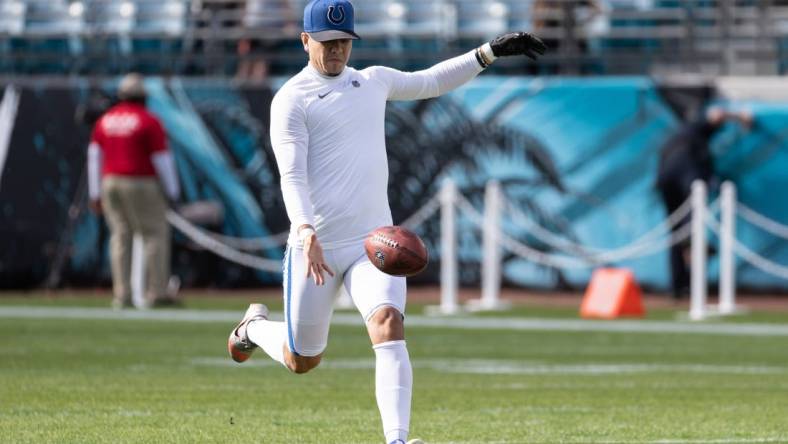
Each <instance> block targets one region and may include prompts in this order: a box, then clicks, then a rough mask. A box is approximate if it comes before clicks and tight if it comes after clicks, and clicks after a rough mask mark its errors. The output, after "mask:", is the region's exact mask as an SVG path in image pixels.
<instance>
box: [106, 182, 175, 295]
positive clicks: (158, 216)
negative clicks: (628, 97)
mask: <svg viewBox="0 0 788 444" xmlns="http://www.w3.org/2000/svg"><path fill="white" fill-rule="evenodd" d="M101 204H102V208H103V211H104V214H105V216H106V219H107V224H108V225H109V229H110V232H111V237H110V263H111V265H112V290H113V294H114V298H115V300H114V303H115V304H125V305H129V304H130V302H131V246H132V241H133V238H134V234H139V235H141V236H142V239H143V244H144V252H145V253H144V257H145V278H146V279H145V298H146V299H147V302H148V303H152V302H153V301H154V300H155V299H157V298H160V297H163V296H165V295H166V290H167V280H168V279H169V277H170V226H169V224H168V223H167V220H166V211H167V201H166V200H165V198H164V193H163V192H162V190H161V186H160V184H159V181H158V179H157V178H156V177H150V178H147V177H146V178H139V177H123V176H107V177H105V178H104V179H103V180H102V183H101Z"/></svg>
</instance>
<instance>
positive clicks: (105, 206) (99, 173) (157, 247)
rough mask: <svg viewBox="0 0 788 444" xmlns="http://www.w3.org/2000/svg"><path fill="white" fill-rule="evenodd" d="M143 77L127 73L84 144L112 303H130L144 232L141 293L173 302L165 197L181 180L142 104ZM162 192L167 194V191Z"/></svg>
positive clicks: (173, 194)
mask: <svg viewBox="0 0 788 444" xmlns="http://www.w3.org/2000/svg"><path fill="white" fill-rule="evenodd" d="M146 97H147V95H146V91H145V86H144V83H143V78H142V77H141V76H140V75H138V74H129V75H127V76H126V77H124V78H123V79H122V80H121V82H120V87H119V88H118V98H119V99H120V103H118V104H117V105H115V106H114V107H112V108H110V109H109V110H108V111H107V112H106V113H104V115H103V116H101V118H100V119H99V120H98V121H97V122H96V126H95V127H94V129H93V135H92V137H91V142H90V146H89V147H88V190H89V194H90V207H91V209H92V210H93V211H95V212H96V213H102V212H103V213H104V214H105V215H106V219H107V224H108V225H109V229H110V232H111V237H110V262H111V265H112V287H113V293H114V299H113V301H112V306H113V307H114V308H124V307H130V306H131V305H132V304H131V276H130V275H131V245H132V240H133V237H134V235H135V234H139V235H141V236H142V239H143V244H144V251H145V254H144V257H145V276H146V282H145V298H146V303H147V304H148V305H150V306H155V305H165V304H169V303H173V302H175V301H174V300H173V299H172V298H171V297H170V296H168V295H167V293H166V289H167V280H168V279H169V276H170V228H169V225H168V224H167V220H166V215H165V213H166V211H167V199H168V198H169V199H170V200H173V201H174V200H177V199H178V197H179V194H180V186H179V184H178V177H177V174H176V171H175V162H174V160H173V157H172V154H171V153H170V151H169V150H168V149H167V137H166V135H165V133H164V129H163V127H162V125H161V123H159V121H158V119H157V118H156V117H155V116H154V115H153V114H151V113H150V112H148V110H147V109H146V107H145V102H146ZM165 195H166V197H165Z"/></svg>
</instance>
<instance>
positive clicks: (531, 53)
mask: <svg viewBox="0 0 788 444" xmlns="http://www.w3.org/2000/svg"><path fill="white" fill-rule="evenodd" d="M545 49H546V47H545V45H544V43H542V41H541V40H539V39H538V38H537V37H534V36H532V35H530V34H528V33H524V32H515V33H509V34H504V35H502V36H500V37H497V38H496V39H494V40H493V41H491V42H489V43H485V44H484V45H482V46H480V47H478V48H476V49H474V50H472V51H469V52H467V53H465V54H463V55H460V56H457V57H454V58H451V59H448V60H444V61H443V62H440V63H438V64H437V65H434V66H432V67H430V68H428V69H425V70H421V71H416V72H403V71H398V70H396V69H392V68H386V67H382V66H376V67H373V68H371V69H372V70H373V76H375V77H377V78H379V79H380V80H381V81H383V82H384V83H385V84H386V85H388V87H389V95H388V98H389V100H417V99H428V98H430V97H437V96H440V95H443V94H445V93H447V92H449V91H451V90H453V89H455V88H457V87H459V86H461V85H463V84H465V83H466V82H468V81H470V80H471V79H473V78H474V77H476V76H477V75H478V74H479V73H480V72H482V71H483V70H484V69H485V68H487V67H488V66H490V64H492V63H493V62H494V61H495V60H496V59H497V58H498V57H506V56H514V55H525V56H528V57H530V58H531V59H534V60H536V58H537V56H538V55H540V54H544V51H545Z"/></svg>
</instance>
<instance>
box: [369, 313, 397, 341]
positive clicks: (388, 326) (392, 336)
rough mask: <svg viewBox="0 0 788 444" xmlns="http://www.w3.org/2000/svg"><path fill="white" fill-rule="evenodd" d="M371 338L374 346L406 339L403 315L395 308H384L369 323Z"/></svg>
mask: <svg viewBox="0 0 788 444" xmlns="http://www.w3.org/2000/svg"><path fill="white" fill-rule="evenodd" d="M367 330H368V331H369V338H370V339H371V340H372V343H373V344H380V343H382V342H387V341H400V340H402V339H405V327H404V326H403V323H402V313H400V312H399V310H397V309H396V308H394V307H388V306H387V307H382V308H380V309H379V310H378V311H376V312H375V314H373V315H372V317H370V318H369V321H367Z"/></svg>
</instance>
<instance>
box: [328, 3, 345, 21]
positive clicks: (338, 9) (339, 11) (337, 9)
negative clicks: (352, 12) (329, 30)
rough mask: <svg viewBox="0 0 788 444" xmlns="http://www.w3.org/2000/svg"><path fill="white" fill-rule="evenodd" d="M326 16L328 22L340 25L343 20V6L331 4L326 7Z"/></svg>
mask: <svg viewBox="0 0 788 444" xmlns="http://www.w3.org/2000/svg"><path fill="white" fill-rule="evenodd" d="M335 13H336V14H335ZM335 15H336V17H335ZM326 16H327V17H328V21H329V22H331V23H333V24H335V25H341V24H342V23H343V22H344V21H345V7H344V6H342V5H339V6H335V5H331V6H329V7H328V14H326Z"/></svg>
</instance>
